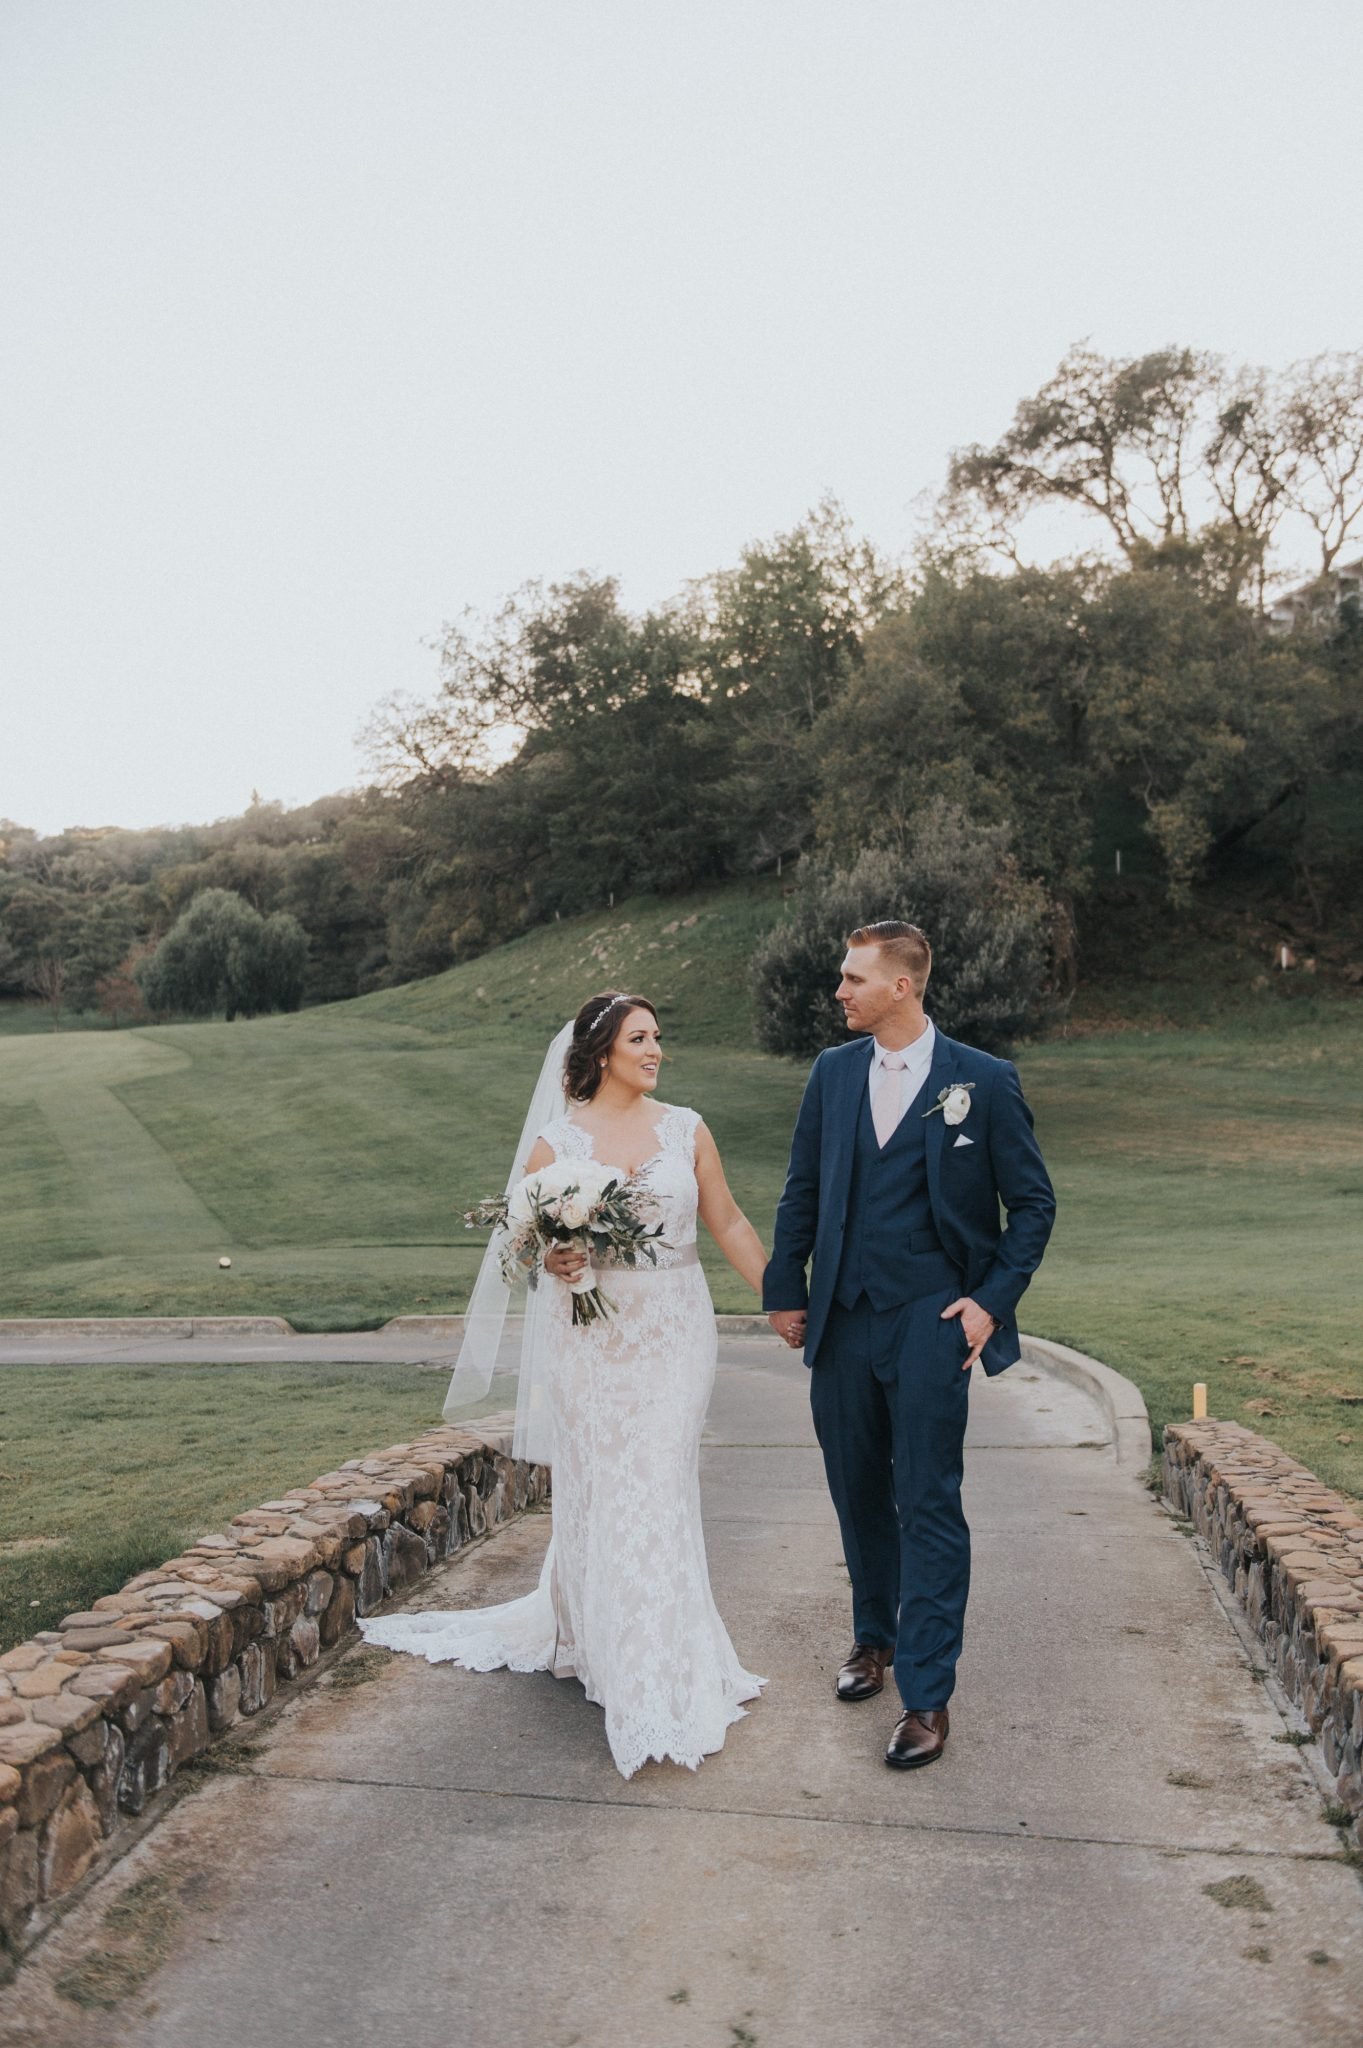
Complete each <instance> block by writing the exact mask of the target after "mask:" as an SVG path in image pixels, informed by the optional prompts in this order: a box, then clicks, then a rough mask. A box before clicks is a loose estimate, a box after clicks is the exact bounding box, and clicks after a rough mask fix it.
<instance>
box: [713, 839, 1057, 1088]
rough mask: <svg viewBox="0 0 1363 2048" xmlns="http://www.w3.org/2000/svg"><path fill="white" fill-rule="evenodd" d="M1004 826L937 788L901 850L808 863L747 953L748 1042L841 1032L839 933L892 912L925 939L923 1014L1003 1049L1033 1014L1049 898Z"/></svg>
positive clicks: (798, 1049) (771, 1046) (811, 1038)
mask: <svg viewBox="0 0 1363 2048" xmlns="http://www.w3.org/2000/svg"><path fill="white" fill-rule="evenodd" d="M1009 837H1010V835H1009V831H1008V828H1007V827H1006V826H1002V825H979V824H975V823H973V822H972V820H971V819H970V818H969V816H968V815H967V814H966V812H965V811H963V810H962V809H961V808H960V807H959V806H958V805H956V804H951V803H947V802H945V801H944V800H942V799H938V800H936V801H935V802H933V803H932V804H930V805H929V806H928V808H927V809H926V810H925V811H923V812H922V813H920V815H919V818H918V821H917V823H916V826H915V828H914V830H913V832H912V833H911V835H910V839H909V845H908V849H907V851H906V852H905V853H903V854H900V853H892V852H887V851H885V850H884V849H882V848H879V847H868V848H867V849H866V850H865V851H864V852H863V853H862V854H861V855H860V856H859V857H858V859H857V860H856V862H855V863H854V865H853V866H852V867H851V868H847V869H840V868H836V867H833V866H832V865H830V864H829V863H827V862H817V861H815V862H811V863H810V864H809V865H808V867H807V868H806V869H805V871H804V875H803V879H802V883H801V887H800V892H799V895H798V897H797V899H796V902H795V904H794V906H793V908H792V910H791V913H790V915H789V916H788V917H787V918H786V919H785V920H784V921H783V922H782V923H781V924H778V925H777V926H776V927H775V928H774V930H772V931H771V932H769V933H768V935H767V937H766V939H765V940H764V941H763V943H762V945H761V946H760V947H759V949H758V951H757V953H756V955H755V956H754V960H753V965H752V979H753V993H754V995H755V997H756V1000H757V1038H758V1043H759V1044H760V1045H761V1046H763V1048H764V1049H765V1050H766V1051H768V1052H776V1053H784V1054H786V1055H788V1056H789V1057H791V1058H801V1059H808V1058H811V1057H812V1056H813V1055H814V1054H815V1053H817V1052H822V1051H823V1049H824V1047H825V1046H829V1045H837V1044H839V1043H841V1042H842V1041H843V1039H844V1038H845V1037H846V1026H845V1025H844V1022H843V1017H842V1011H841V1009H840V1008H839V1006H838V1004H837V1003H836V1002H835V1001H834V990H835V989H836V987H837V981H838V965H839V962H840V961H841V959H842V956H843V952H844V950H845V949H846V945H847V935H848V933H849V932H851V931H854V930H855V929H856V927H857V926H858V925H862V924H871V923H874V922H876V921H877V920H878V919H880V918H886V917H899V918H904V919H907V920H908V922H909V923H911V924H916V925H920V926H921V927H922V929H923V930H924V931H925V932H926V933H927V935H928V938H929V940H930V942H931V945H932V951H933V968H932V978H931V980H930V981H929V983H928V992H927V997H926V999H925V1000H926V1008H927V1010H928V1013H929V1015H930V1016H931V1017H932V1018H933V1019H934V1021H935V1022H936V1023H937V1024H938V1025H939V1026H940V1027H941V1029H942V1030H943V1031H946V1032H949V1033H950V1034H951V1035H952V1037H954V1038H962V1039H965V1040H967V1041H968V1043H970V1044H971V1045H978V1046H981V1047H983V1048H984V1050H986V1051H988V1052H1001V1051H1004V1050H1006V1048H1007V1047H1008V1045H1009V1044H1010V1042H1011V1041H1012V1040H1013V1039H1014V1038H1015V1037H1016V1036H1017V1035H1018V1033H1019V1032H1021V1031H1024V1030H1026V1029H1027V1028H1028V1027H1029V1025H1032V1024H1034V1023H1035V1022H1036V1021H1037V1018H1038V1015H1039V1012H1040V1006H1041V994H1042V979H1043V974H1044V967H1045V958H1046V932H1047V928H1048V923H1049V919H1050V915H1051V906H1050V904H1049V902H1048V900H1047V897H1046V894H1045V891H1044V890H1043V889H1042V888H1041V887H1040V885H1039V884H1038V883H1035V882H1029V881H1027V880H1025V879H1024V878H1023V876H1021V875H1020V874H1019V873H1018V869H1017V864H1016V862H1015V861H1014V859H1013V856H1012V854H1011V852H1010V851H1009Z"/></svg>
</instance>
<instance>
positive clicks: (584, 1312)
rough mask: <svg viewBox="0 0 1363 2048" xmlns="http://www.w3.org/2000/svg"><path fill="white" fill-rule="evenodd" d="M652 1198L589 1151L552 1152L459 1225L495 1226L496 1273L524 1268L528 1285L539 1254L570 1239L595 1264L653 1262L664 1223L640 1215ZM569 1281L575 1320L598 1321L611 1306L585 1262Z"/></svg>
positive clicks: (508, 1275)
mask: <svg viewBox="0 0 1363 2048" xmlns="http://www.w3.org/2000/svg"><path fill="white" fill-rule="evenodd" d="M651 1204H652V1197H651V1196H649V1195H647V1194H646V1193H645V1191H644V1190H643V1189H642V1188H641V1187H639V1186H638V1185H637V1182H636V1181H633V1180H627V1179H625V1178H623V1177H622V1176H621V1174H620V1173H619V1172H618V1171H617V1169H616V1168H614V1167H611V1166H599V1165H598V1164H597V1162H596V1161H595V1160H594V1159H555V1160H553V1161H552V1162H551V1164H550V1165H548V1166H543V1167H541V1168H540V1170H539V1172H538V1173H531V1174H527V1175H526V1177H525V1179H524V1180H523V1181H519V1182H518V1183H517V1185H516V1186H515V1187H514V1188H512V1190H511V1192H510V1194H509V1195H494V1196H493V1197H492V1198H491V1200H489V1201H486V1202H479V1203H477V1204H476V1205H475V1206H474V1207H473V1208H472V1209H470V1210H468V1211H467V1212H466V1214H465V1216H464V1226H465V1228H466V1229H468V1230H475V1229H480V1228H481V1229H484V1230H486V1229H488V1228H491V1229H492V1230H494V1231H500V1232H502V1233H503V1236H504V1239H505V1242H504V1243H503V1244H502V1245H501V1247H500V1250H499V1254H498V1256H499V1257H500V1260H501V1267H502V1274H503V1277H504V1278H505V1279H506V1280H507V1282H508V1283H510V1282H512V1281H514V1280H515V1278H516V1276H517V1274H518V1273H524V1275H525V1278H526V1282H527V1284H528V1285H529V1286H531V1287H535V1286H537V1285H538V1284H539V1277H540V1271H541V1264H540V1261H541V1259H542V1257H543V1254H544V1253H545V1252H546V1251H548V1250H549V1248H550V1247H551V1246H552V1245H556V1244H564V1245H574V1246H576V1247H577V1249H578V1250H579V1251H583V1252H585V1253H586V1254H587V1256H588V1259H589V1260H591V1259H593V1258H594V1259H596V1260H597V1261H598V1263H602V1264H609V1265H612V1266H629V1267H634V1266H638V1265H639V1264H640V1263H641V1262H642V1261H643V1260H645V1259H647V1261H648V1263H649V1265H651V1266H656V1265H657V1263H658V1254H657V1249H656V1246H657V1243H658V1241H659V1240H661V1238H662V1232H663V1226H662V1224H661V1223H659V1224H656V1225H650V1224H649V1223H648V1222H647V1221H646V1220H645V1214H646V1211H647V1210H648V1209H649V1208H650V1206H651ZM663 1249H664V1250H666V1249H667V1247H666V1246H665V1245H664V1247H663ZM568 1285H569V1286H570V1287H571V1288H572V1294H573V1321H574V1323H595V1322H600V1321H603V1320H604V1319H605V1317H606V1316H608V1315H614V1314H615V1313H616V1305H615V1303H614V1302H613V1301H612V1300H611V1298H610V1296H609V1295H608V1294H605V1293H603V1292H602V1290H601V1288H599V1287H598V1286H597V1284H596V1280H595V1278H594V1277H593V1272H592V1267H591V1265H590V1264H588V1265H587V1267H586V1268H585V1270H584V1271H583V1273H582V1277H581V1278H580V1279H578V1280H573V1281H570V1282H569V1283H568Z"/></svg>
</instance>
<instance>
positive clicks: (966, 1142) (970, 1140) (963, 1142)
mask: <svg viewBox="0 0 1363 2048" xmlns="http://www.w3.org/2000/svg"><path fill="white" fill-rule="evenodd" d="M974 1142H975V1140H974V1139H973V1138H967V1136H966V1134H965V1132H964V1131H962V1132H961V1135H960V1137H959V1138H958V1139H957V1140H956V1144H955V1145H953V1146H952V1148H951V1149H952V1151H953V1152H954V1151H955V1150H956V1147H957V1146H958V1145H973V1144H974Z"/></svg>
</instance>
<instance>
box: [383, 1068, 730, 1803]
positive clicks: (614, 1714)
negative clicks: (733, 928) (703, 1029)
mask: <svg viewBox="0 0 1363 2048" xmlns="http://www.w3.org/2000/svg"><path fill="white" fill-rule="evenodd" d="M699 1121H700V1119H699V1117H698V1116H697V1114H696V1112H695V1111H694V1110H691V1109H673V1108H668V1107H665V1106H664V1107H663V1109H662V1115H661V1117H660V1118H659V1120H658V1122H657V1124H656V1126H655V1132H656V1142H657V1148H658V1149H657V1151H656V1152H655V1153H654V1155H653V1157H652V1158H651V1159H650V1160H648V1161H647V1163H646V1164H645V1165H644V1167H643V1168H642V1169H641V1170H640V1174H639V1179H640V1181H641V1182H642V1183H643V1185H644V1187H645V1188H646V1190H647V1192H648V1193H649V1194H650V1195H652V1196H653V1197H654V1198H655V1200H656V1202H657V1204H658V1218H659V1220H660V1221H661V1223H662V1226H663V1239H664V1241H665V1243H666V1245H667V1246H669V1247H671V1249H668V1250H663V1249H660V1250H659V1252H658V1264H657V1266H656V1267H649V1266H643V1267H641V1268H639V1269H638V1270H637V1271H630V1270H628V1269H622V1268H618V1267H612V1268H610V1269H609V1270H608V1271H606V1272H603V1273H602V1274H601V1276H600V1284H601V1286H602V1288H603V1289H604V1291H605V1292H606V1293H607V1294H608V1295H609V1296H610V1298H611V1300H612V1301H613V1302H615V1304H616V1306H617V1308H618V1311H619V1313H618V1314H617V1315H614V1316H610V1317H607V1318H606V1319H605V1320H604V1321H602V1322H596V1323H588V1324H586V1325H583V1326H580V1327H578V1328H574V1327H573V1324H572V1306H571V1303H572V1297H571V1295H570V1293H569V1291H568V1289H567V1288H566V1287H565V1286H563V1285H562V1284H561V1283H559V1282H555V1281H553V1280H552V1279H545V1280H543V1281H542V1282H541V1287H542V1288H543V1289H545V1290H547V1293H548V1296H549V1302H548V1313H549V1314H550V1315H551V1316H552V1318H553V1329H552V1349H551V1365H550V1371H549V1382H548V1393H549V1400H550V1405H551V1407H552V1411H553V1418H554V1445H555V1449H554V1461H553V1517H554V1525H553V1536H552V1539H551V1541H550V1544H549V1550H548V1554H547V1555H546V1557H545V1560H544V1569H543V1572H542V1573H541V1576H540V1581H539V1584H538V1586H537V1587H536V1588H535V1591H534V1592H533V1593H529V1594H527V1595H526V1596H525V1597H524V1598H523V1599H520V1600H511V1601H508V1602H506V1603H505V1604H504V1605H502V1606H498V1607H485V1608H482V1609H477V1608H474V1609H469V1610H465V1611H459V1612H454V1613H438V1614H394V1615H390V1616H387V1617H385V1618H384V1619H382V1620H375V1621H362V1622H361V1623H360V1628H361V1630H362V1631H363V1633H364V1635H365V1637H366V1638H367V1640H368V1641H370V1642H372V1643H380V1644H382V1645H384V1646H385V1647H386V1648H388V1649H393V1650H410V1651H414V1652H415V1653H416V1654H417V1655H419V1656H423V1657H426V1658H428V1659H429V1660H430V1662H431V1663H433V1664H435V1663H442V1662H452V1663H457V1664H461V1665H463V1666H464V1667H465V1668H466V1669H468V1670H471V1671H492V1670H496V1669H498V1668H500V1667H502V1666H507V1667H509V1668H510V1669H511V1670H513V1671H552V1672H553V1673H554V1674H555V1676H556V1677H558V1678H578V1679H580V1680H581V1682H582V1684H583V1686H584V1688H585V1689H586V1694H587V1697H588V1699H589V1700H594V1701H595V1702H596V1704H597V1705H598V1706H600V1707H603V1708H604V1709H605V1716H606V1738H607V1740H608V1742H609V1743H610V1750H611V1755H612V1757H613V1758H614V1759H615V1763H616V1766H617V1768H618V1769H619V1770H620V1772H621V1773H622V1775H623V1776H624V1777H626V1778H629V1777H632V1776H633V1774H634V1772H635V1771H637V1770H638V1768H639V1766H640V1765H641V1764H645V1763H649V1762H660V1763H661V1762H664V1761H671V1762H673V1763H678V1764H685V1765H686V1766H687V1767H688V1768H689V1769H691V1770H694V1769H695V1768H696V1766H697V1765H698V1764H699V1762H700V1760H701V1758H702V1757H703V1756H708V1755H710V1754H711V1753H712V1752H713V1751H714V1750H717V1749H721V1748H722V1747H723V1745H724V1736H725V1731H726V1730H727V1729H728V1728H729V1726H730V1725H731V1723H733V1722H734V1721H737V1720H740V1719H741V1718H742V1716H743V1711H744V1707H743V1703H744V1701H745V1700H751V1699H755V1698H756V1697H757V1694H758V1692H759V1691H760V1689H761V1687H762V1686H763V1685H764V1684H765V1683H766V1681H765V1680H764V1679H761V1678H755V1677H753V1675H752V1674H751V1673H750V1672H748V1671H745V1670H744V1669H743V1667H742V1665H741V1664H740V1663H739V1661H738V1658H737V1655H736V1654H735V1652H734V1647H733V1645H732V1643H731V1642H730V1641H729V1637H728V1633H727V1631H726V1630H725V1627H724V1624H723V1622H722V1621H721V1620H720V1617H719V1612H718V1610H717V1608H716V1606H715V1603H714V1597H713V1595H712V1593H711V1591H710V1575H709V1571H708V1568H707V1565H706V1558H705V1538H704V1534H703V1531H702V1528H701V1516H700V1437H701V1430H702V1427H703V1426H704V1422H705V1411H706V1408H707V1406H708V1405H709V1400H710V1390H711V1388H712V1386H713V1384H714V1377H715V1356H716V1349H717V1340H716V1334H715V1318H714V1307H713V1304H712V1302H711V1300H710V1290H709V1288H708V1287H707V1286H706V1283H705V1275H704V1273H703V1272H702V1271H701V1268H700V1263H699V1259H698V1256H697V1250H696V1202H697V1189H696V1173H695V1139H696V1126H697V1124H698V1123H699ZM540 1135H541V1136H542V1137H543V1138H544V1140H545V1142H546V1143H547V1144H548V1145H550V1146H551V1147H552V1148H553V1152H554V1155H555V1157H556V1158H558V1159H563V1158H574V1159H589V1158H592V1157H594V1153H593V1147H592V1140H591V1136H590V1134H589V1132H587V1131H586V1130H585V1129H583V1127H582V1126H581V1125H580V1124H578V1123H575V1122H574V1120H573V1118H572V1116H571V1114H569V1115H566V1116H561V1117H559V1118H558V1119H557V1120H556V1121H555V1122H553V1123H551V1124H548V1125H547V1126H546V1127H545V1129H544V1130H543V1131H542V1132H541V1133H540ZM602 1163H603V1164H606V1165H613V1164H615V1162H614V1161H609V1160H608V1161H603V1162H602ZM622 1170H623V1169H622Z"/></svg>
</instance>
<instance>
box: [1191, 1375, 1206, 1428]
mask: <svg viewBox="0 0 1363 2048" xmlns="http://www.w3.org/2000/svg"><path fill="white" fill-rule="evenodd" d="M1206 1419H1207V1385H1206V1382H1205V1380H1197V1381H1196V1382H1195V1383H1194V1386H1193V1421H1194V1422H1205V1421H1206Z"/></svg>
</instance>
